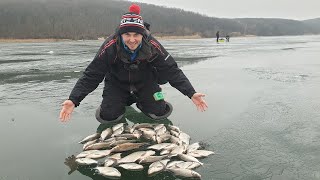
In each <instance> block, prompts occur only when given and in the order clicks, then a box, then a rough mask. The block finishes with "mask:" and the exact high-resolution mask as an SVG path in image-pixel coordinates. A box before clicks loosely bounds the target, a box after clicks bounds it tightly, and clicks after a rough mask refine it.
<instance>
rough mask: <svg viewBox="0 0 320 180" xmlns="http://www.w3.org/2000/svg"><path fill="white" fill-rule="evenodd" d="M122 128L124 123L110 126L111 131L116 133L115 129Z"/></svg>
mask: <svg viewBox="0 0 320 180" xmlns="http://www.w3.org/2000/svg"><path fill="white" fill-rule="evenodd" d="M123 127H124V123H119V124H116V125H114V126H112V131H116V130H117V129H119V128H123Z"/></svg>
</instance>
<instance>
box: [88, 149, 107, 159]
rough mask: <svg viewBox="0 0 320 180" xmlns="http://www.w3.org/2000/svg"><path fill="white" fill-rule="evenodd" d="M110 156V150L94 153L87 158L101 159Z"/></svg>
mask: <svg viewBox="0 0 320 180" xmlns="http://www.w3.org/2000/svg"><path fill="white" fill-rule="evenodd" d="M109 154H110V150H103V151H97V152H94V153H91V154H89V155H87V156H86V158H90V159H100V158H103V157H106V156H108V155H109Z"/></svg>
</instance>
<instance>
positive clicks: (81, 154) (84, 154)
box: [76, 150, 99, 159]
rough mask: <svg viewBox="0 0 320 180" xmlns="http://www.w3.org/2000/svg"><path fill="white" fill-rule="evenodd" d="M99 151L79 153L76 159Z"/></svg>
mask: <svg viewBox="0 0 320 180" xmlns="http://www.w3.org/2000/svg"><path fill="white" fill-rule="evenodd" d="M98 151H99V150H89V151H82V152H81V153H79V154H78V155H77V156H76V158H77V159H78V158H84V157H86V156H88V155H89V154H91V153H95V152H98Z"/></svg>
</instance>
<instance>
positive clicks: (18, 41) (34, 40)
mask: <svg viewBox="0 0 320 180" xmlns="http://www.w3.org/2000/svg"><path fill="white" fill-rule="evenodd" d="M154 37H155V38H156V39H161V40H169V39H201V38H202V37H200V36H199V35H190V36H157V35H155V36H154ZM86 40H89V41H91V40H97V41H104V40H105V38H103V37H100V38H98V39H79V40H74V39H50V38H44V39H32V38H28V39H13V38H8V39H5V38H0V43H47V42H61V41H86Z"/></svg>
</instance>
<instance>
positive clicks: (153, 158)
mask: <svg viewBox="0 0 320 180" xmlns="http://www.w3.org/2000/svg"><path fill="white" fill-rule="evenodd" d="M166 157H168V156H167V155H162V156H147V157H145V158H142V159H141V160H140V161H139V164H141V163H153V162H156V161H160V160H162V159H164V158H166Z"/></svg>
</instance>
